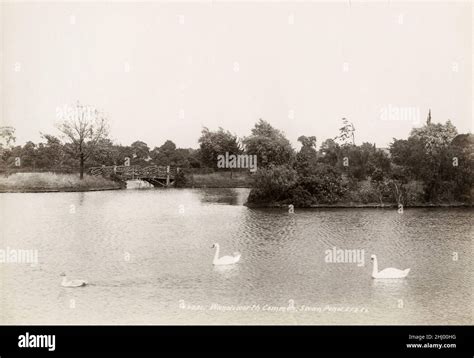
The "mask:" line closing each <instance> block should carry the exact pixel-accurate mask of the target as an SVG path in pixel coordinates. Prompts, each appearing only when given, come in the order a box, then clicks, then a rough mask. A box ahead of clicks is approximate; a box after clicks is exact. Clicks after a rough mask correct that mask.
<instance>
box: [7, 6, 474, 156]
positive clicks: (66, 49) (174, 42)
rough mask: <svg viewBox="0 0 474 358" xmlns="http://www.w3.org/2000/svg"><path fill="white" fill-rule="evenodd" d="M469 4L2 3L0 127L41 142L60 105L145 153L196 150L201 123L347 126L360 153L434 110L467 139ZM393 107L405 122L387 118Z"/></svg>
mask: <svg viewBox="0 0 474 358" xmlns="http://www.w3.org/2000/svg"><path fill="white" fill-rule="evenodd" d="M471 7H472V5H471V4H470V3H469V2H458V3H450V2H434V3H417V4H413V3H406V2H403V3H399V2H396V1H393V0H392V1H391V2H389V1H383V2H378V3H374V2H372V3H359V2H354V1H353V2H352V5H351V6H349V3H348V2H339V3H309V2H298V3H277V2H267V3H262V2H247V3H244V4H237V3H219V2H217V3H213V4H211V3H209V2H197V3H178V4H171V3H136V2H124V3H103V2H88V3H84V2H83V3H41V2H39V3H6V4H5V3H4V4H2V5H1V10H2V13H1V20H0V21H2V22H1V26H0V29H1V31H2V44H1V46H2V57H1V59H2V85H3V86H2V94H1V118H0V122H1V124H2V125H11V126H14V127H15V128H16V135H17V143H19V144H23V143H24V142H25V141H27V140H33V141H35V142H37V141H39V140H40V134H39V132H40V131H41V132H44V133H53V134H54V133H57V130H56V129H55V127H54V123H55V121H56V117H55V116H56V108H57V107H61V106H63V105H65V104H68V103H75V102H76V101H77V100H79V101H81V102H82V103H84V104H88V105H92V106H95V107H97V108H99V109H101V110H103V111H104V112H105V113H107V115H108V117H109V118H110V120H111V123H112V126H111V137H112V139H114V140H115V141H117V142H119V143H122V144H130V143H132V142H133V141H135V140H138V139H140V140H143V141H145V142H146V143H148V145H149V146H150V147H154V146H159V145H161V144H163V142H164V141H165V140H166V139H171V140H173V141H174V142H175V143H176V144H177V145H178V146H180V147H197V145H198V144H197V140H198V137H199V135H200V131H201V128H202V127H203V126H206V127H209V128H210V129H216V128H217V127H219V126H221V127H223V128H225V129H228V130H230V131H231V132H234V133H235V134H237V135H238V136H241V137H242V136H246V135H248V134H249V132H250V129H251V128H252V127H253V125H254V123H255V122H256V121H257V120H258V119H259V118H263V119H265V120H267V121H269V122H270V123H271V124H272V125H274V126H275V127H277V128H279V129H281V130H283V131H284V132H285V133H286V135H287V136H288V138H289V139H290V140H291V141H292V143H294V144H296V139H297V138H298V136H300V135H302V134H304V135H315V136H316V137H317V138H318V144H320V143H321V141H322V140H324V139H326V138H330V137H335V136H336V135H337V134H338V128H339V127H340V126H341V118H342V117H347V118H348V119H349V120H351V121H352V122H353V123H354V125H355V127H356V142H357V143H359V144H360V143H362V142H363V141H369V142H375V143H376V144H377V145H378V146H381V147H386V146H388V144H389V143H390V141H391V140H392V138H393V137H397V138H404V137H407V135H408V134H409V132H410V130H411V128H412V127H413V126H414V125H416V120H417V119H419V120H420V121H425V118H426V115H427V112H428V109H429V108H431V111H432V118H433V122H445V121H446V120H447V119H451V121H452V122H453V123H454V125H455V126H456V127H457V128H458V130H459V131H460V132H469V131H472V127H473V120H472V112H471V106H472V92H471V91H472V76H471V71H472V63H471V55H472V12H471ZM390 109H392V112H391V113H395V112H393V110H394V109H395V110H396V109H405V110H410V109H411V110H412V111H413V112H411V115H410V116H409V117H408V118H405V119H408V120H401V119H404V118H397V117H394V118H390V117H388V120H384V119H387V118H385V117H384V116H383V113H385V114H386V113H389V112H387V111H388V110H390ZM417 111H419V114H420V118H417V117H416V113H418V112H417ZM397 119H399V120H397Z"/></svg>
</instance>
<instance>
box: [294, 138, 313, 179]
mask: <svg viewBox="0 0 474 358" xmlns="http://www.w3.org/2000/svg"><path fill="white" fill-rule="evenodd" d="M298 142H300V143H301V149H300V151H299V152H298V153H297V154H296V166H295V169H296V170H297V171H298V172H299V173H301V172H303V171H307V170H310V167H311V166H313V165H316V162H317V159H318V152H317V151H316V137H315V136H311V137H306V136H304V135H302V136H300V137H299V138H298Z"/></svg>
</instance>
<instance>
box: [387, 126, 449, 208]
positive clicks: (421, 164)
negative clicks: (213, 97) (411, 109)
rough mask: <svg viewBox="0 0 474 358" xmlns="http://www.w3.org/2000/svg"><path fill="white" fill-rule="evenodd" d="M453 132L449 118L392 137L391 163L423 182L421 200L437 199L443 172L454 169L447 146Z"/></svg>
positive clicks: (410, 177)
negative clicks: (399, 137) (405, 135)
mask: <svg viewBox="0 0 474 358" xmlns="http://www.w3.org/2000/svg"><path fill="white" fill-rule="evenodd" d="M456 135H457V130H456V127H454V126H453V124H452V123H451V122H450V121H447V122H446V123H445V124H441V123H436V124H434V123H432V122H428V121H427V124H426V125H424V126H422V127H419V128H414V129H413V130H412V131H411V133H410V136H409V137H408V139H407V140H396V139H394V142H393V143H392V144H391V145H390V153H391V155H392V160H393V163H395V164H397V165H399V166H401V167H403V168H405V170H404V172H405V173H406V174H407V175H408V177H409V179H415V180H422V181H423V182H424V183H425V184H426V188H425V200H427V201H435V200H438V199H439V198H438V196H439V194H441V193H442V192H443V191H446V189H442V185H443V181H444V180H445V179H446V178H447V177H446V175H447V174H446V173H449V172H452V171H454V170H455V169H454V168H453V166H452V165H451V160H450V155H451V156H452V154H450V150H451V149H450V145H451V142H452V141H453V139H454V138H455V137H456ZM397 171H398V172H399V170H397Z"/></svg>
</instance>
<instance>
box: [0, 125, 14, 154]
mask: <svg viewBox="0 0 474 358" xmlns="http://www.w3.org/2000/svg"><path fill="white" fill-rule="evenodd" d="M15 141H16V137H15V128H13V127H9V126H3V127H0V150H1V149H5V148H11V147H12V146H13V145H14V144H15Z"/></svg>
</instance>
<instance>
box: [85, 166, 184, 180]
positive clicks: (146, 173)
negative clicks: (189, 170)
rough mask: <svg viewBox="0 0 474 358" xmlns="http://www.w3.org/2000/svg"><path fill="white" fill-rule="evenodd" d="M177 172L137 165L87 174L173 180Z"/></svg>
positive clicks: (175, 169) (105, 168)
mask: <svg viewBox="0 0 474 358" xmlns="http://www.w3.org/2000/svg"><path fill="white" fill-rule="evenodd" d="M178 171H179V168H178V167H171V166H168V167H165V166H158V165H150V166H147V167H141V166H139V165H130V166H125V165H112V166H103V167H92V168H89V173H90V174H91V175H95V176H99V175H101V176H111V175H113V174H115V175H118V176H120V177H122V178H123V179H124V180H128V179H140V178H158V179H165V178H169V179H174V178H175V176H176V174H177V172H178Z"/></svg>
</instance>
